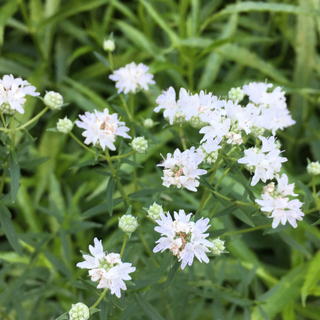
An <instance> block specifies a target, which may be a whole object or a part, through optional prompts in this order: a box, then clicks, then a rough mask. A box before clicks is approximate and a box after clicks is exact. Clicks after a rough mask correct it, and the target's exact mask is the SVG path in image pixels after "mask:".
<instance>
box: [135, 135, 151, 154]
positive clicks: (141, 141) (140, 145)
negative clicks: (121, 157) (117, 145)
mask: <svg viewBox="0 0 320 320" xmlns="http://www.w3.org/2000/svg"><path fill="white" fill-rule="evenodd" d="M131 147H132V149H133V150H134V151H136V152H138V153H145V152H146V150H147V149H148V141H147V140H146V139H145V138H144V137H137V138H134V139H133V140H132V143H131Z"/></svg>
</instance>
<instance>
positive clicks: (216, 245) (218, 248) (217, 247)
mask: <svg viewBox="0 0 320 320" xmlns="http://www.w3.org/2000/svg"><path fill="white" fill-rule="evenodd" d="M209 240H211V239H209ZM211 241H212V243H213V247H212V248H211V249H210V250H211V252H212V253H213V254H215V255H217V256H220V254H221V253H222V252H224V250H225V249H226V247H225V246H224V243H225V241H223V240H220V238H217V239H214V240H211Z"/></svg>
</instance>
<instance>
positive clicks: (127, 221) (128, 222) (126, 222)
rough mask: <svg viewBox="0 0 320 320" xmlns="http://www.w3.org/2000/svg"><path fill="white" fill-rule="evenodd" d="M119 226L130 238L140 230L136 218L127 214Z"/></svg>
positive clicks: (120, 220)
mask: <svg viewBox="0 0 320 320" xmlns="http://www.w3.org/2000/svg"><path fill="white" fill-rule="evenodd" d="M118 226H119V228H120V229H121V230H122V231H123V232H125V233H127V234H128V236H129V237H130V236H131V234H132V233H133V232H134V231H135V230H136V229H137V228H138V226H139V224H138V221H137V218H136V217H134V216H132V215H131V214H125V215H123V216H122V217H121V218H119V224H118Z"/></svg>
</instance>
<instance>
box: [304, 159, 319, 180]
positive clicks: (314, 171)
mask: <svg viewBox="0 0 320 320" xmlns="http://www.w3.org/2000/svg"><path fill="white" fill-rule="evenodd" d="M307 171H308V173H309V174H311V175H313V176H316V175H318V174H320V163H319V161H317V162H311V163H309V164H308V166H307Z"/></svg>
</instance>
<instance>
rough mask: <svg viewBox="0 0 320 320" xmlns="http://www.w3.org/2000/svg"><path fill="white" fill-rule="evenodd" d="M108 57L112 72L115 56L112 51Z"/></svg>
mask: <svg viewBox="0 0 320 320" xmlns="http://www.w3.org/2000/svg"><path fill="white" fill-rule="evenodd" d="M108 58H109V62H110V70H111V72H113V58H112V53H111V51H109V52H108Z"/></svg>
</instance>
